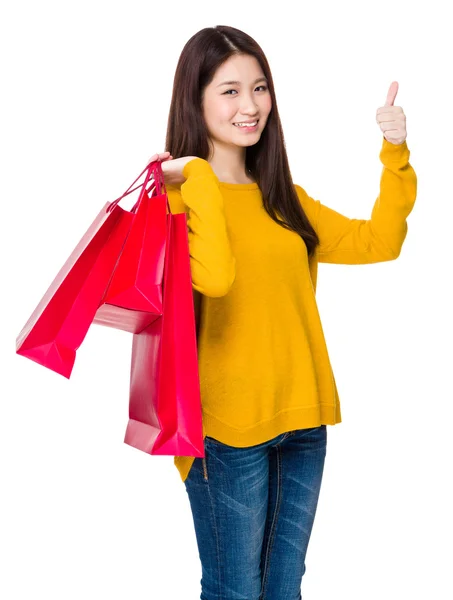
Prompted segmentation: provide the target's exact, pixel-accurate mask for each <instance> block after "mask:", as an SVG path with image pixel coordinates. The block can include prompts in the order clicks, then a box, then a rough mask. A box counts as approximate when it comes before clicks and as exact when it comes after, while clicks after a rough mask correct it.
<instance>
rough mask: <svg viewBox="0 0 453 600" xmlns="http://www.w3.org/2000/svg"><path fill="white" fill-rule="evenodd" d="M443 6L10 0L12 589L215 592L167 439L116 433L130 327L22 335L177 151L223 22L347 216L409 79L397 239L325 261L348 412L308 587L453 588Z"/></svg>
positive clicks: (331, 326)
mask: <svg viewBox="0 0 453 600" xmlns="http://www.w3.org/2000/svg"><path fill="white" fill-rule="evenodd" d="M296 10H297V13H296V12H295V11H296ZM446 11H447V2H438V1H431V2H429V3H428V4H426V3H417V4H414V3H409V2H402V1H395V0H393V1H392V2H387V1H385V2H379V3H377V4H373V5H372V6H371V5H370V4H369V3H366V2H351V1H345V2H341V3H334V2H323V1H316V2H314V1H313V2H310V3H298V4H296V3H294V4H293V3H292V2H283V1H280V2H278V3H274V2H273V3H269V4H268V5H267V4H265V3H261V2H254V1H250V2H247V3H244V2H232V1H229V2H223V3H220V4H218V5H217V6H214V3H213V2H196V1H194V2H187V3H182V4H181V5H179V4H178V3H156V2H144V1H142V2H139V1H131V0H128V2H112V1H111V2H108V3H107V2H101V1H94V0H90V1H89V2H88V1H86V0H84V1H82V0H78V1H77V2H63V1H60V2H56V1H54V2H50V1H46V0H41V1H40V2H20V1H17V0H15V1H14V2H13V1H12V0H10V1H9V2H5V3H4V4H3V8H2V14H1V16H0V22H1V36H0V38H1V46H2V47H1V56H2V67H1V68H2V78H1V82H2V92H1V103H2V108H1V119H2V124H1V152H2V156H1V177H2V182H1V192H2V207H3V219H2V235H1V273H2V292H1V302H2V309H1V328H2V329H1V332H2V335H1V352H2V354H1V363H0V369H1V375H2V376H1V379H0V384H1V390H0V394H1V415H0V424H1V435H0V443H1V448H0V456H1V459H0V460H1V486H2V493H1V534H0V539H1V542H0V543H1V550H2V559H1V564H0V569H1V571H2V576H1V578H0V596H1V597H2V598H5V600H16V599H20V600H25V599H27V600H28V599H31V598H33V599H35V598H45V599H46V600H54V599H55V600H57V599H58V600H72V599H81V598H84V599H86V600H95V599H96V600H97V599H104V598H105V599H107V598H109V599H113V598H115V599H116V598H134V599H135V600H139V599H140V600H141V599H143V600H145V599H149V598H156V599H157V598H158V599H159V600H167V599H169V600H170V599H173V598H181V599H184V600H195V599H196V598H199V595H200V578H201V566H200V562H199V558H198V552H197V546H196V539H195V533H194V529H193V522H192V515H191V511H190V506H189V502H188V497H187V494H186V491H185V487H184V484H183V483H182V481H181V479H180V476H179V473H178V471H177V469H176V467H175V466H174V464H173V457H171V456H149V455H147V454H145V453H142V452H140V451H138V450H136V449H134V448H132V447H130V446H127V445H126V444H124V443H123V439H124V432H125V427H126V424H127V415H128V385H129V368H130V336H129V334H127V333H124V332H120V331H116V330H113V329H107V328H103V327H100V326H93V327H92V328H91V329H90V331H89V333H88V335H87V337H86V339H85V341H84V343H83V345H82V346H81V348H80V349H79V351H78V353H77V360H76V364H75V367H74V370H73V374H72V376H71V379H70V380H67V379H64V378H63V377H61V376H59V375H57V374H55V373H53V372H52V371H49V370H47V369H45V368H43V367H41V366H39V365H37V364H36V363H33V362H32V361H29V360H27V359H24V358H23V357H21V356H17V355H15V346H14V340H15V337H16V336H17V335H18V333H19V331H20V330H21V328H22V327H23V325H24V324H25V322H26V320H27V319H28V317H29V316H30V314H31V312H32V311H33V310H34V308H35V306H36V305H37V304H38V302H39V300H40V299H41V297H42V296H43V294H44V292H45V291H46V289H47V287H48V285H49V284H50V283H51V281H52V280H53V278H54V277H55V275H56V273H57V272H58V270H59V269H60V267H61V266H62V265H63V263H64V262H65V260H66V258H67V257H68V256H69V254H70V253H71V252H72V250H73V248H74V247H75V245H76V244H77V242H78V241H79V239H80V237H81V236H82V234H83V233H84V232H85V230H86V229H87V227H88V225H89V224H90V223H91V222H92V220H93V219H94V217H95V215H97V213H98V211H99V210H100V208H101V207H102V206H103V205H104V203H105V202H107V201H109V200H113V199H114V198H116V197H117V196H118V195H120V194H121V193H122V192H123V191H124V190H125V189H126V188H127V186H128V185H129V184H130V183H131V182H132V181H133V179H134V178H135V177H136V176H137V175H138V174H139V172H140V171H141V169H142V168H143V167H144V166H145V165H146V163H147V160H148V158H149V157H150V156H151V155H152V154H154V153H155V152H161V151H163V149H164V139H165V131H166V120H167V116H168V108H169V102H170V97H171V89H172V83H173V76H174V70H175V67H176V63H177V60H178V57H179V54H180V52H181V50H182V48H183V46H184V44H185V43H186V41H187V40H188V39H189V38H190V37H191V36H192V35H193V34H194V33H196V32H197V31H198V30H200V29H202V28H204V27H210V26H215V25H220V24H221V25H232V26H234V27H237V28H239V29H242V30H244V31H246V32H247V33H249V34H250V35H251V36H253V37H254V38H255V39H256V40H257V42H258V43H259V44H260V45H261V47H262V48H263V50H264V52H265V53H266V55H267V57H268V60H269V62H270V65H271V69H272V72H273V76H274V79H275V86H276V93H277V100H278V106H279V110H280V113H281V118H282V122H283V128H284V133H285V139H286V144H287V150H288V155H289V160H290V166H291V170H292V174H293V179H294V182H296V183H298V184H300V185H301V186H302V187H304V189H306V191H307V192H308V193H309V194H310V195H311V196H313V197H315V198H317V199H320V200H321V201H322V202H323V203H324V204H327V205H328V206H331V207H332V208H334V209H335V210H337V211H339V212H342V213H343V214H345V215H347V216H350V217H356V218H369V217H370V215H371V209H372V207H373V204H374V202H375V200H376V198H377V195H378V193H379V181H380V176H381V170H382V164H381V163H380V161H379V151H380V149H381V142H382V133H381V131H380V129H379V127H378V125H377V123H376V118H375V115H376V110H377V108H378V107H380V106H382V105H383V104H384V103H385V99H386V96H387V91H388V88H389V86H390V84H391V82H392V81H394V80H396V81H398V82H399V86H400V88H399V92H398V95H397V97H396V100H395V105H399V106H402V107H403V109H404V112H405V114H406V117H407V128H408V138H407V142H408V146H409V149H410V151H411V157H410V162H411V164H412V166H413V167H414V169H415V171H416V173H417V176H418V196H417V201H416V205H415V207H414V210H413V212H412V213H411V215H410V216H409V218H408V226H409V231H408V236H407V238H406V241H405V243H404V246H403V250H402V253H401V255H400V257H399V258H398V259H397V260H396V261H392V262H387V263H379V264H374V265H360V266H359V265H354V266H343V265H320V266H319V273H318V291H317V298H318V303H319V308H320V313H321V317H322V320H323V326H324V331H325V335H326V339H327V343H328V347H329V353H330V357H331V362H332V366H333V368H334V372H335V375H336V380H337V384H338V389H339V393H340V398H341V406H342V415H343V422H342V423H341V424H339V425H337V426H334V427H332V426H329V427H328V451H327V459H326V466H325V471H324V479H323V487H322V491H321V496H320V500H319V505H318V511H317V516H316V520H315V524H314V528H313V533H312V537H311V541H310V546H309V549H308V553H307V559H306V565H307V571H306V574H305V576H304V579H303V585H302V591H303V597H304V600H327V599H333V598H335V599H336V600H341V599H345V600H364V599H365V598H366V599H367V600H377V599H379V600H381V599H382V598H385V599H386V600H393V599H395V600H396V599H398V600H401V599H406V598H410V599H411V600H422V599H423V600H426V599H427V598H436V600H451V598H453V583H452V580H451V563H452V558H453V557H452V545H451V540H452V537H453V527H452V506H453V497H452V492H451V489H452V488H451V483H452V466H451V465H452V458H453V452H452V441H451V424H452V418H453V408H452V403H453V392H452V384H451V381H452V380H451V372H452V359H453V353H452V343H451V339H452V319H451V308H452V305H453V304H452V294H451V291H449V290H451V279H452V265H451V259H452V250H451V248H452V241H451V238H452V234H451V231H452V229H451V227H452V209H451V207H452V200H453V197H452V185H451V165H452V159H453V152H452V146H451V139H452V126H451V107H452V101H453V94H452V78H451V59H450V60H449V59H448V58H447V57H448V56H450V57H451V56H452V51H453V46H452V38H451V27H450V25H449V23H450V24H451V21H450V22H449V21H448V19H447V12H446ZM448 573H450V575H448ZM270 600H272V599H270Z"/></svg>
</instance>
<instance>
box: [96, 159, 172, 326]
mask: <svg viewBox="0 0 453 600" xmlns="http://www.w3.org/2000/svg"><path fill="white" fill-rule="evenodd" d="M150 167H151V168H150V169H149V170H148V173H147V176H146V178H145V181H144V184H143V187H142V190H141V192H140V196H139V199H138V201H137V204H136V206H137V209H136V211H135V217H134V219H133V221H132V224H131V227H130V230H129V234H128V236H127V238H126V240H125V242H124V247H123V249H122V251H121V254H120V257H119V259H118V263H117V264H116V267H115V270H114V272H113V275H112V279H111V281H110V283H109V285H108V288H107V289H106V292H105V295H104V297H103V298H102V302H101V305H100V307H99V308H98V310H97V312H96V315H95V317H94V320H93V323H96V324H99V325H105V326H108V327H115V328H116V329H123V330H124V331H129V332H130V333H138V332H140V331H141V330H142V329H144V328H145V327H147V326H148V325H149V324H150V323H152V322H153V321H154V320H155V319H156V316H157V315H159V316H160V315H161V314H162V283H163V272H164V259H165V244H166V236H167V233H166V220H167V205H168V206H169V204H168V198H167V195H166V189H165V183H164V177H163V173H162V167H161V164H160V162H157V161H155V162H154V163H151V165H150ZM151 174H153V179H154V184H155V185H154V187H153V190H156V194H157V195H155V196H154V195H153V196H151V195H150V192H149V191H148V189H147V185H148V182H149V181H150V176H151ZM162 187H163V191H162ZM128 193H130V192H128Z"/></svg>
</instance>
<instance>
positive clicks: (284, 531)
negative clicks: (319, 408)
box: [184, 425, 327, 600]
mask: <svg viewBox="0 0 453 600" xmlns="http://www.w3.org/2000/svg"><path fill="white" fill-rule="evenodd" d="M204 443H205V457H204V458H201V457H196V458H195V460H194V462H193V464H192V467H191V469H190V471H189V474H188V476H187V478H186V480H185V482H184V483H185V486H186V491H187V494H188V496H189V501H190V506H191V510H192V515H193V520H194V527H195V534H196V539H197V545H198V552H199V556H200V561H201V571H202V577H201V596H200V599H201V600H301V599H302V596H301V582H302V577H303V575H304V573H305V555H306V552H307V547H308V542H309V540H310V535H311V531H312V527H313V522H314V518H315V513H316V508H317V504H318V497H319V492H320V488H321V480H322V474H323V469H324V460H325V456H326V450H327V427H326V425H320V426H319V427H310V428H308V429H296V430H294V431H289V432H286V433H282V434H280V435H278V436H277V437H275V438H274V439H272V440H269V441H267V442H263V443H262V444H258V445H256V446H249V447H247V448H236V447H233V446H228V445H226V444H223V443H221V442H219V441H218V440H216V439H214V438H211V437H205V440H204Z"/></svg>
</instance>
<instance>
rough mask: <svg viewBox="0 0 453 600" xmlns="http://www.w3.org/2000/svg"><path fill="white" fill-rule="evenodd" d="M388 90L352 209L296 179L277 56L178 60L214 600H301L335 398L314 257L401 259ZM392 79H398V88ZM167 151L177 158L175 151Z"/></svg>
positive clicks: (237, 46) (410, 193)
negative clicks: (367, 195) (373, 157)
mask: <svg viewBox="0 0 453 600" xmlns="http://www.w3.org/2000/svg"><path fill="white" fill-rule="evenodd" d="M395 83H396V82H394V84H392V86H391V87H390V90H389V94H388V97H387V102H386V105H385V106H384V107H381V108H379V109H378V111H377V121H378V124H379V125H380V127H381V130H382V131H383V133H384V139H383V146H382V150H381V153H380V159H381V161H382V163H383V165H384V168H383V171H382V177H381V183H380V194H379V197H378V199H377V200H376V203H375V205H374V207H373V211H372V215H371V219H370V220H363V219H349V218H347V217H345V216H343V215H341V214H339V213H338V212H336V211H334V210H332V209H330V208H328V207H327V206H325V205H323V204H321V202H320V201H319V200H314V199H312V198H311V197H309V196H308V195H307V193H306V192H305V190H304V189H303V188H302V187H301V186H299V185H296V184H294V183H293V181H292V178H291V173H290V169H289V165H288V158H287V154H286V150H285V144H284V138H283V132H282V126H281V123H280V118H279V114H278V109H277V102H276V96H275V90H274V85H273V81H272V75H271V71H270V68H269V64H268V62H267V60H266V57H265V56H264V54H263V52H262V50H261V48H260V47H259V45H258V44H257V43H256V42H255V41H254V40H253V39H252V38H251V37H250V36H248V35H246V34H245V33H243V32H242V31H239V30H237V29H235V28H233V27H226V26H218V27H212V28H206V29H202V30H201V31H199V32H198V33H196V34H195V35H194V36H193V37H192V38H191V39H190V40H189V41H188V42H187V44H186V45H185V47H184V49H183V51H182V54H181V56H180V59H179V62H178V65H177V69H176V74H175V80H174V88H173V96H172V100H171V107H170V113H169V120H168V130H167V139H166V150H167V151H166V152H163V153H161V154H156V155H154V156H153V157H152V158H151V159H150V160H162V161H163V163H162V169H163V172H164V177H165V182H166V187H167V192H168V197H169V201H170V205H171V208H172V212H175V213H177V212H186V213H187V215H188V236H189V249H190V261H191V273H192V281H193V290H194V297H195V306H196V313H197V331H198V359H199V370H200V385H201V399H202V408H203V436H204V443H205V458H198V457H197V458H194V457H191V456H177V457H175V465H176V466H177V468H178V470H179V473H180V476H181V479H182V480H183V481H184V483H185V486H186V491H187V493H188V496H189V500H190V505H191V510H192V513H193V519H194V525H195V532H196V537H197V544H198V549H199V555H200V560H201V566H202V579H201V586H202V593H201V596H200V597H201V599H204V600H220V599H222V600H230V599H233V598H244V599H247V600H298V599H300V598H301V593H300V588H301V581H302V577H303V575H304V573H305V556H306V552H307V547H308V542H309V539H310V534H311V531H312V526H313V521H314V518H315V513H316V507H317V503H318V497H319V492H320V486H321V480H322V474H323V467H324V460H325V456H326V443H327V430H326V429H327V427H326V426H327V425H335V424H336V423H340V422H341V411H340V401H339V397H338V393H337V388H336V385H335V378H334V375H333V372H332V368H331V365H330V361H329V356H328V352H327V348H326V344H325V339H324V335H323V330H322V325H321V321H320V317H319V313H318V308H317V304H316V299H315V291H316V276H317V265H318V263H319V262H327V263H339V264H370V263H376V262H382V261H390V260H394V259H396V258H397V257H398V256H399V254H400V251H401V247H402V244H403V242H404V239H405V237H406V234H407V222H406V218H407V216H408V215H409V213H410V212H411V210H412V207H413V205H414V202H415V197H416V186H417V179H416V175H415V172H414V170H413V168H412V167H411V166H410V164H409V162H408V160H409V150H408V148H407V144H406V142H405V138H406V131H405V116H404V113H403V112H402V109H401V107H395V106H393V100H394V97H395V95H396V91H397V87H396V88H395ZM396 86H397V84H396ZM170 152H171V154H170Z"/></svg>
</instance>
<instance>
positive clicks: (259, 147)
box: [165, 25, 319, 256]
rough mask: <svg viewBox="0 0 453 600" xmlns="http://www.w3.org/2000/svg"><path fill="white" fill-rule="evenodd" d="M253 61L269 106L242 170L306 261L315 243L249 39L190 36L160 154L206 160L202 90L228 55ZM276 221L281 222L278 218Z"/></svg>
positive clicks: (220, 32) (220, 33) (230, 31)
mask: <svg viewBox="0 0 453 600" xmlns="http://www.w3.org/2000/svg"><path fill="white" fill-rule="evenodd" d="M237 54H241V55H244V54H245V55H250V56H254V57H255V58H256V59H257V61H258V63H259V65H260V66H261V68H262V70H263V72H264V75H265V76H266V77H267V81H268V87H269V91H270V94H271V98H272V107H271V111H270V113H269V117H268V120H267V123H266V126H265V128H264V130H263V132H262V134H261V137H260V140H259V141H258V142H257V143H256V144H254V145H253V146H248V147H247V148H246V159H245V162H246V165H245V166H246V168H247V169H248V170H249V171H250V173H251V174H252V176H253V177H254V179H255V181H256V182H257V183H258V186H259V189H260V190H261V193H262V197H263V206H264V208H265V210H266V211H267V213H268V214H269V215H270V216H271V217H272V219H274V221H276V222H277V223H278V224H279V225H281V226H282V227H285V228H286V229H290V230H292V231H294V232H296V233H298V234H299V235H300V236H301V237H302V238H303V240H304V242H305V244H306V246H307V253H308V255H309V256H311V255H312V254H313V253H314V251H315V248H316V246H317V245H318V244H319V238H318V236H317V234H316V231H315V230H314V229H313V227H312V226H311V224H310V221H309V220H308V217H307V216H306V214H305V212H304V210H303V208H302V206H301V203H300V200H299V198H298V195H297V192H296V189H295V187H294V184H293V181H292V177H291V172H290V169H289V164H288V157H287V154H286V148H285V141H284V137H283V129H282V125H281V122H280V116H279V114H278V109H277V100H276V97H275V91H274V83H273V79H272V74H271V70H270V67H269V64H268V62H267V59H266V56H265V54H264V52H263V51H262V49H261V48H260V46H259V45H258V44H257V42H255V40H254V39H253V38H251V37H250V36H249V35H247V34H246V33H244V32H243V31H241V30H239V29H235V28H234V27H228V26H225V25H218V26H216V27H206V28H205V29H201V30H200V31H198V32H197V33H196V34H195V35H193V36H192V37H191V38H190V39H189V40H188V42H187V43H186V45H185V46H184V48H183V50H182V52H181V56H180V58H179V61H178V64H177V67H176V72H175V78H174V83H173V92H172V98H171V103H170V111H169V117H168V126H167V134H166V140H165V150H166V151H170V152H171V154H172V156H173V158H179V157H181V156H198V157H199V158H203V159H205V160H207V159H208V156H209V151H210V147H209V133H208V130H207V127H206V124H205V121H204V117H203V112H202V99H203V92H204V89H205V87H206V86H207V85H208V84H209V83H210V82H211V81H212V79H213V78H214V74H215V72H216V70H217V68H218V67H219V66H220V65H221V64H222V63H224V62H225V61H226V60H227V59H228V58H230V56H233V55H237ZM279 216H281V217H282V218H283V220H281V219H280V218H279Z"/></svg>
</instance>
